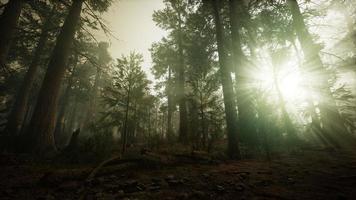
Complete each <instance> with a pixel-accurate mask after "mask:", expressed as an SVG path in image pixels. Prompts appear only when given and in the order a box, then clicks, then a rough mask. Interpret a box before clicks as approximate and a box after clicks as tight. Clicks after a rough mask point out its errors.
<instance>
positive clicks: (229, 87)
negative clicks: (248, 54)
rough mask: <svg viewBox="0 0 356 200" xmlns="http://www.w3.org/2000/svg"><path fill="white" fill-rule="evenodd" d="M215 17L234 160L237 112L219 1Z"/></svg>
mask: <svg viewBox="0 0 356 200" xmlns="http://www.w3.org/2000/svg"><path fill="white" fill-rule="evenodd" d="M212 7H213V15H214V16H213V17H214V20H215V31H216V40H217V46H218V54H219V64H220V76H221V83H222V88H223V96H224V105H225V118H226V126H227V136H228V147H227V154H228V156H229V157H230V158H232V159H240V158H241V156H240V149H239V141H238V126H237V111H236V103H235V97H234V89H233V84H232V79H231V74H230V71H229V69H228V62H227V53H226V50H225V47H224V40H223V30H222V25H221V22H220V16H219V5H218V0H212Z"/></svg>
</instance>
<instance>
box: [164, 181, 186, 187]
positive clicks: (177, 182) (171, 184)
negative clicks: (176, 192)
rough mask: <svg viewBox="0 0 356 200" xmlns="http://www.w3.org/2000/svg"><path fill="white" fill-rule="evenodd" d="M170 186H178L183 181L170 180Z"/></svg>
mask: <svg viewBox="0 0 356 200" xmlns="http://www.w3.org/2000/svg"><path fill="white" fill-rule="evenodd" d="M167 183H168V185H169V186H177V185H182V184H183V181H181V180H168V181H167Z"/></svg>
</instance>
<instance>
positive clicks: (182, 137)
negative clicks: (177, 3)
mask: <svg viewBox="0 0 356 200" xmlns="http://www.w3.org/2000/svg"><path fill="white" fill-rule="evenodd" d="M176 10H177V12H178V21H179V22H178V56H179V69H178V91H177V95H178V104H179V141H180V142H181V143H183V144H187V143H188V140H189V138H188V120H187V104H186V98H185V67H184V57H183V56H184V54H183V40H182V24H181V20H182V19H181V13H180V12H179V11H178V9H176Z"/></svg>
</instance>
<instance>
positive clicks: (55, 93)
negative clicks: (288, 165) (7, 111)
mask: <svg viewBox="0 0 356 200" xmlns="http://www.w3.org/2000/svg"><path fill="white" fill-rule="evenodd" d="M83 2H84V0H76V1H73V3H72V5H71V8H70V10H69V13H68V16H67V17H66V20H65V22H64V24H63V27H62V30H61V32H60V34H59V35H58V38H57V42H56V46H55V47H54V50H53V52H52V55H51V58H50V61H49V64H48V69H47V72H46V75H45V78H44V80H43V83H42V87H41V89H40V92H39V95H38V100H37V103H36V106H35V110H34V113H33V116H32V119H31V122H30V125H29V127H28V133H27V136H26V138H28V140H27V141H26V150H27V151H34V152H40V153H45V152H46V151H49V152H53V151H55V150H56V147H55V143H54V137H53V132H54V129H55V124H56V120H55V118H56V111H57V104H58V98H59V92H60V86H61V81H62V78H63V76H64V73H65V70H66V64H67V60H68V57H69V54H70V47H71V44H72V42H73V38H74V34H75V30H76V26H77V24H78V22H79V20H80V13H81V10H82V5H83Z"/></svg>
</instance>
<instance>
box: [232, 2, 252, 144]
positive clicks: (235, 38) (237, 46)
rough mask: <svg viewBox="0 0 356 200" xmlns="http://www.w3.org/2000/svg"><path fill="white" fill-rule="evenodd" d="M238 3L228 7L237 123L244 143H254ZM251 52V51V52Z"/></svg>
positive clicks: (240, 13)
mask: <svg viewBox="0 0 356 200" xmlns="http://www.w3.org/2000/svg"><path fill="white" fill-rule="evenodd" d="M238 3H240V4H243V2H242V1H238V0H229V7H230V23H231V39H232V54H233V57H232V58H233V59H232V60H233V68H234V69H235V79H236V87H235V88H236V98H237V107H238V121H239V126H240V137H241V138H244V139H246V140H247V141H246V142H252V141H255V139H254V137H257V130H256V127H255V117H254V115H255V112H254V105H253V103H252V102H253V101H252V97H251V94H250V93H249V90H251V87H249V80H250V77H249V75H248V73H247V71H248V67H250V66H249V64H248V62H247V58H246V56H245V55H244V53H243V51H242V49H241V41H240V33H239V29H240V27H241V18H242V11H241V9H240V8H239V6H243V5H238ZM251 52H252V50H251Z"/></svg>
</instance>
